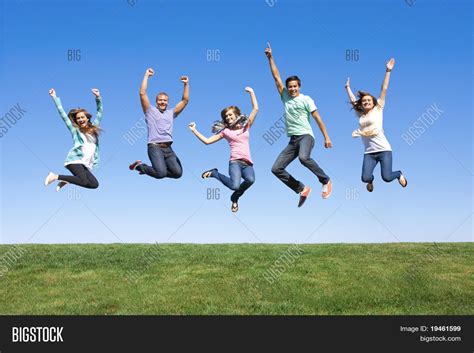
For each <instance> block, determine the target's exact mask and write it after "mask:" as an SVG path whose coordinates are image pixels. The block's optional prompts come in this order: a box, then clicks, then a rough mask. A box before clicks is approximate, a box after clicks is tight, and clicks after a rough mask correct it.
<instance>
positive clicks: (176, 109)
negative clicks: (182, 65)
mask: <svg viewBox="0 0 474 353" xmlns="http://www.w3.org/2000/svg"><path fill="white" fill-rule="evenodd" d="M179 80H180V81H181V82H182V83H183V84H184V86H183V97H181V101H179V103H178V104H176V107H174V115H175V116H178V115H179V114H180V113H181V112H182V111H183V109H184V108H185V107H186V105H188V102H189V78H188V76H181V78H180V79H179Z"/></svg>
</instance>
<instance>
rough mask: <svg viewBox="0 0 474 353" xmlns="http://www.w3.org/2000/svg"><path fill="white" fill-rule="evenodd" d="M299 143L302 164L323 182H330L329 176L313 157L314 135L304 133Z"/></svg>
mask: <svg viewBox="0 0 474 353" xmlns="http://www.w3.org/2000/svg"><path fill="white" fill-rule="evenodd" d="M297 145H298V146H299V153H298V158H299V160H300V162H301V164H303V165H304V166H305V167H306V168H308V169H309V170H311V172H313V174H314V175H316V176H317V177H318V179H319V182H320V183H321V184H323V185H324V184H327V183H328V182H329V177H328V176H327V175H326V173H324V171H323V170H322V169H321V167H320V166H319V165H318V163H316V161H315V160H314V159H312V158H311V151H312V149H313V147H314V138H313V136H311V135H302V136H301V137H300V138H299V140H298V142H297Z"/></svg>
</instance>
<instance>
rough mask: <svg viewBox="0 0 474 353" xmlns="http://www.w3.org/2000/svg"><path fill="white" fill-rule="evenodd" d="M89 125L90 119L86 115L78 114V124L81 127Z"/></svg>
mask: <svg viewBox="0 0 474 353" xmlns="http://www.w3.org/2000/svg"><path fill="white" fill-rule="evenodd" d="M88 123H89V119H88V118H87V115H86V113H84V112H79V113H77V114H76V124H77V125H79V127H86V126H87V124H88Z"/></svg>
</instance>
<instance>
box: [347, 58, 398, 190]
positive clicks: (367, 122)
mask: <svg viewBox="0 0 474 353" xmlns="http://www.w3.org/2000/svg"><path fill="white" fill-rule="evenodd" d="M394 65H395V59H393V58H392V59H390V60H389V61H388V62H387V70H386V72H385V78H384V80H383V84H382V91H381V92H380V97H379V98H378V99H376V98H375V97H374V96H373V95H371V94H370V93H367V92H363V91H358V92H357V95H358V99H356V97H355V96H354V94H353V93H352V90H351V87H350V78H349V77H348V78H347V82H346V86H345V87H346V91H347V94H348V95H349V99H350V101H351V104H352V107H353V108H354V111H355V113H356V114H357V116H358V118H359V128H358V129H357V130H354V132H353V133H352V137H359V136H360V137H362V142H363V143H364V147H365V154H364V162H363V164H362V181H363V182H364V183H367V190H368V191H369V192H372V191H373V190H374V175H373V172H374V169H375V166H376V165H377V163H378V162H380V167H381V172H382V179H383V180H384V181H385V182H387V183H389V182H391V181H393V180H395V179H398V182H399V183H400V185H401V186H403V187H406V186H407V180H406V178H405V177H404V176H403V174H402V172H401V171H399V170H398V171H396V172H394V171H393V170H392V147H391V146H390V143H389V142H388V140H387V138H386V137H385V134H384V131H383V108H384V106H385V96H386V94H387V88H388V82H389V81H390V72H391V71H392V69H393V67H394Z"/></svg>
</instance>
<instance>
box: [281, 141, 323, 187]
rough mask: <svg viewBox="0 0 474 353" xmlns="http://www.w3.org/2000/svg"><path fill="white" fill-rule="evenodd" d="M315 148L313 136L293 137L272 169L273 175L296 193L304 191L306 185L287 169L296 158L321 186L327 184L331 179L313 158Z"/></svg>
mask: <svg viewBox="0 0 474 353" xmlns="http://www.w3.org/2000/svg"><path fill="white" fill-rule="evenodd" d="M313 147H314V138H313V136H311V135H308V134H307V135H300V136H291V138H290V142H289V143H288V146H286V148H285V149H284V150H283V151H281V153H280V155H279V156H278V157H277V159H276V161H275V163H274V164H273V167H272V173H273V174H275V176H276V177H277V178H278V179H280V180H281V181H282V182H283V183H285V185H286V186H288V187H289V188H290V189H291V190H293V191H294V192H296V193H299V192H301V191H303V189H304V184H303V183H301V182H300V181H298V180H296V179H295V178H293V176H291V175H290V173H288V172H287V171H286V170H285V168H286V167H287V166H288V165H289V164H290V163H291V162H293V161H294V160H295V159H296V157H298V158H299V160H300V162H301V164H303V165H304V166H305V167H306V168H308V169H309V170H310V171H311V172H313V174H314V175H316V176H317V177H318V180H319V182H320V183H321V184H323V185H324V184H327V183H328V182H329V177H328V176H327V175H326V173H324V171H323V170H322V169H321V168H320V167H319V165H318V163H316V162H315V160H314V159H312V158H311V150H312V149H313Z"/></svg>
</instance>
